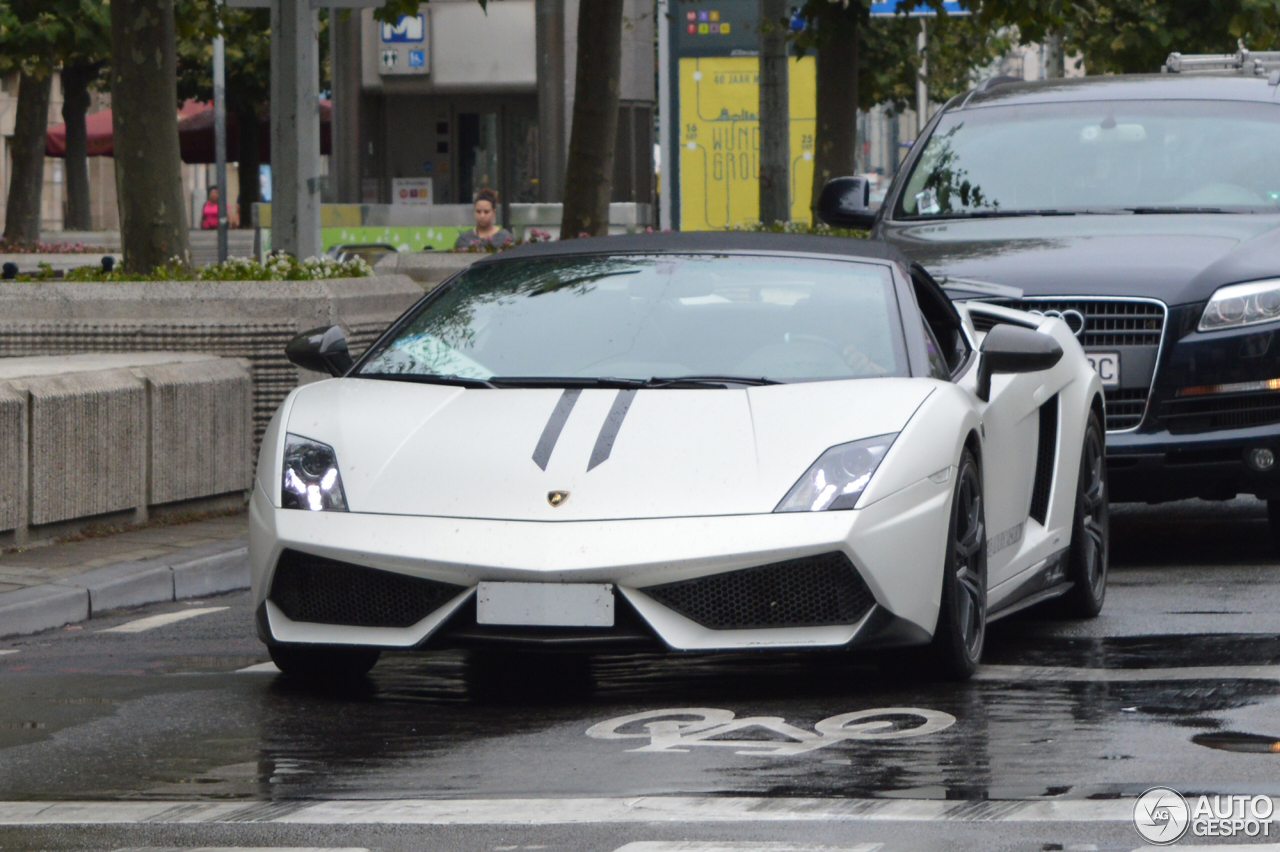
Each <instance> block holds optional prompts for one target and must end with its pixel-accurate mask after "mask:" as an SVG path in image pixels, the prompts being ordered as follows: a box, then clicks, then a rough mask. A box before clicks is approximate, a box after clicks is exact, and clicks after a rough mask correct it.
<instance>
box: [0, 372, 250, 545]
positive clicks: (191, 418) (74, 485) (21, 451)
mask: <svg viewBox="0 0 1280 852" xmlns="http://www.w3.org/2000/svg"><path fill="white" fill-rule="evenodd" d="M249 370H250V368H249V364H248V362H247V361H244V360H242V359H231V358H215V357H211V356H206V355H191V354H180V353H138V354H132V353H130V354H115V353H93V354H86V355H71V356H60V357H43V358H10V359H3V360H0V534H3V533H6V532H10V533H11V535H9V536H3V538H11V539H12V540H14V541H16V542H17V543H22V542H24V541H27V540H28V539H29V538H31V537H32V536H33V535H36V537H38V533H39V531H40V530H42V529H43V530H44V531H46V532H48V531H50V530H52V531H53V534H56V532H57V530H59V529H61V528H65V527H66V525H67V524H68V522H75V521H83V520H84V519H87V518H93V517H101V516H110V515H118V514H119V513H122V512H129V513H131V519H133V520H145V519H146V517H147V515H148V512H149V509H150V508H151V507H156V506H161V505H166V504H178V503H183V504H190V503H191V501H199V500H207V498H212V497H219V496H223V495H232V496H234V497H236V498H240V497H241V496H242V495H243V492H244V490H245V489H247V488H248V487H249V485H250V482H251V480H252V476H253V465H252V446H253V425H252V418H251V413H252V410H253V385H252V381H251V379H250V372H249Z"/></svg>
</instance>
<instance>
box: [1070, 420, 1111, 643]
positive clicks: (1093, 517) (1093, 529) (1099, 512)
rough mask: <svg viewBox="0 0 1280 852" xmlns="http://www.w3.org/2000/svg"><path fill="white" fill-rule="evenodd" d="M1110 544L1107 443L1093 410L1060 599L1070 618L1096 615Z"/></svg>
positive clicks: (1082, 456) (1104, 592)
mask: <svg viewBox="0 0 1280 852" xmlns="http://www.w3.org/2000/svg"><path fill="white" fill-rule="evenodd" d="M1110 547H1111V507H1110V497H1109V493H1108V491H1107V457H1106V444H1105V443H1104V439H1103V434H1102V425H1101V424H1100V423H1099V422H1098V415H1097V414H1095V413H1093V412H1090V414H1089V422H1088V423H1087V424H1086V425H1085V430H1084V447H1083V448H1082V449H1081V451H1080V476H1079V478H1078V480H1077V484H1076V510H1075V518H1074V519H1073V520H1072V522H1071V549H1070V550H1069V551H1067V570H1066V578H1067V580H1069V581H1070V582H1071V584H1072V585H1071V590H1070V591H1068V592H1067V593H1066V594H1065V595H1063V596H1062V598H1061V599H1060V611H1061V613H1062V614H1063V615H1064V616H1066V617H1067V618H1096V617H1097V615H1098V613H1100V612H1102V604H1103V602H1104V601H1105V600H1106V597H1107V566H1108V562H1109V558H1110V557H1109V555H1108V554H1109V551H1110Z"/></svg>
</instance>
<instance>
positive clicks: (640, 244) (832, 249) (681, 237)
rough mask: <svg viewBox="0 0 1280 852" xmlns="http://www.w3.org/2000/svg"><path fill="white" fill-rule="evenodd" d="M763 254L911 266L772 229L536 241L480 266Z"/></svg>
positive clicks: (849, 241) (856, 247)
mask: <svg viewBox="0 0 1280 852" xmlns="http://www.w3.org/2000/svg"><path fill="white" fill-rule="evenodd" d="M716 251H758V252H780V253H792V254H814V255H822V254H825V255H843V256H846V257H850V258H867V259H869V260H880V261H892V262H895V263H900V264H902V268H903V269H909V268H910V267H911V261H910V260H908V259H907V257H906V255H904V254H903V253H902V252H900V251H899V250H898V249H896V248H894V247H893V246H890V245H888V244H887V243H882V242H878V241H872V240H860V239H854V238H852V237H827V236H816V235H811V234H777V233H772V232H769V231H684V232H674V231H672V232H661V233H651V234H626V235H619V236H613V237H588V238H584V239H577V240H560V241H557V242H547V243H530V244H527V245H522V246H517V247H515V248H513V249H508V250H506V251H501V252H495V253H494V254H492V255H489V256H487V257H484V258H482V259H481V260H480V261H478V262H479V263H496V262H501V261H507V260H521V259H525V258H533V257H561V256H567V255H578V254H632V253H649V252H673V253H674V252H678V253H689V252H697V253H703V252H716Z"/></svg>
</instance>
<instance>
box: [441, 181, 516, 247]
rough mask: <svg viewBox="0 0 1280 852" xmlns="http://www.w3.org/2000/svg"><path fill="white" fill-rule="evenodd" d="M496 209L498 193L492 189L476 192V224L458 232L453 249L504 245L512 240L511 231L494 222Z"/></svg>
mask: <svg viewBox="0 0 1280 852" xmlns="http://www.w3.org/2000/svg"><path fill="white" fill-rule="evenodd" d="M497 210H498V193H496V192H494V191H493V190H492V189H482V190H480V191H479V192H477V193H476V206H475V216H476V226H475V228H473V229H472V230H470V231H463V232H462V233H461V234H458V240H457V242H455V243H454V244H453V247H454V248H455V249H461V248H470V247H471V246H480V247H484V246H490V245H492V246H504V245H506V244H508V243H510V242H512V237H511V232H510V231H508V230H507V229H506V228H499V227H498V226H497V225H495V224H494V221H493V220H494V216H495V214H496V213H497Z"/></svg>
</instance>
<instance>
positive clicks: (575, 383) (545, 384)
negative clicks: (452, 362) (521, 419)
mask: <svg viewBox="0 0 1280 852" xmlns="http://www.w3.org/2000/svg"><path fill="white" fill-rule="evenodd" d="M489 386H490V387H495V388H622V389H627V388H643V387H647V385H646V384H645V380H644V379H617V378H613V377H610V376H602V377H599V378H597V377H594V376H586V377H583V376H494V377H493V378H492V379H490V385H489Z"/></svg>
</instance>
